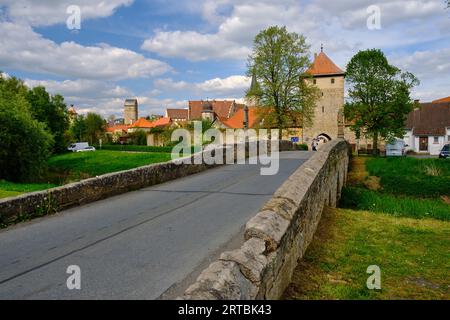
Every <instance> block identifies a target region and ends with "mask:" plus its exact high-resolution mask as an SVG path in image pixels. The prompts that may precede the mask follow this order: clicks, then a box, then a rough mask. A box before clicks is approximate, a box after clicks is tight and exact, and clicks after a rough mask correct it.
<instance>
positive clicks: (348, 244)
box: [283, 209, 450, 300]
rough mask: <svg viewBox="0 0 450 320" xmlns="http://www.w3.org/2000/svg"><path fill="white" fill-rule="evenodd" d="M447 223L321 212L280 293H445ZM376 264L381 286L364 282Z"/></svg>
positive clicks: (365, 296)
mask: <svg viewBox="0 0 450 320" xmlns="http://www.w3.org/2000/svg"><path fill="white" fill-rule="evenodd" d="M449 247H450V224H449V223H448V222H443V221H438V220H434V219H422V220H417V219H409V218H398V217H393V216H390V215H384V214H373V213H370V212H364V211H357V212H355V211H351V210H345V209H328V210H326V211H325V212H324V215H323V217H322V220H321V222H320V224H319V227H318V230H317V232H316V234H315V236H314V240H313V242H312V243H311V245H310V247H309V248H308V250H307V251H306V254H305V256H304V258H303V259H302V260H301V261H300V263H299V265H298V267H297V269H296V270H295V272H294V275H293V278H292V283H291V284H290V285H289V287H288V289H287V290H286V292H285V294H284V297H283V298H284V299H363V300H365V299H450V291H449V287H448V286H449V282H448V261H450V252H449V251H448V248H449ZM370 265H377V266H379V267H380V269H381V290H369V289H367V286H366V281H367V278H368V277H369V274H367V273H366V270H367V267H368V266H370Z"/></svg>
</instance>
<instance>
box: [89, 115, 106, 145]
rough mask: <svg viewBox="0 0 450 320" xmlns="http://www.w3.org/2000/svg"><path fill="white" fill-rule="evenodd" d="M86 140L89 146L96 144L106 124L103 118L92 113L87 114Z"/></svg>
mask: <svg viewBox="0 0 450 320" xmlns="http://www.w3.org/2000/svg"><path fill="white" fill-rule="evenodd" d="M84 121H85V126H86V131H85V132H86V138H87V140H89V142H90V144H93V143H94V142H95V143H97V142H98V140H99V139H100V138H101V137H102V135H103V133H104V132H105V127H106V123H105V120H103V118H102V117H101V116H100V115H98V114H96V113H93V112H89V113H88V114H87V115H86V118H85V120H84Z"/></svg>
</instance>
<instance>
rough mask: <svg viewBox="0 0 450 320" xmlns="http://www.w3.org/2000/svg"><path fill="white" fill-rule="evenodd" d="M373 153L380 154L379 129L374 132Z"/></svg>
mask: <svg viewBox="0 0 450 320" xmlns="http://www.w3.org/2000/svg"><path fill="white" fill-rule="evenodd" d="M372 153H373V155H374V156H376V155H378V132H377V131H376V132H375V133H374V134H373V151H372Z"/></svg>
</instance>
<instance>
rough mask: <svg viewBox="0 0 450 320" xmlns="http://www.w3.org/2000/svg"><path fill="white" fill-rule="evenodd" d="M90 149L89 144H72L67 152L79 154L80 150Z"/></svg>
mask: <svg viewBox="0 0 450 320" xmlns="http://www.w3.org/2000/svg"><path fill="white" fill-rule="evenodd" d="M88 147H89V143H87V142H77V143H72V144H71V145H70V146H69V147H68V148H67V150H68V151H72V152H78V151H79V150H84V149H86V148H88Z"/></svg>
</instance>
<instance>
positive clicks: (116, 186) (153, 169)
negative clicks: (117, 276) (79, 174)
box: [0, 141, 294, 225]
mask: <svg viewBox="0 0 450 320" xmlns="http://www.w3.org/2000/svg"><path fill="white" fill-rule="evenodd" d="M224 148H225V147H224ZM234 148H235V150H236V148H237V145H234ZM248 149H249V148H248V145H247V146H246V150H247V152H248ZM268 149H269V150H270V145H269V148H268ZM279 149H280V151H286V150H293V149H294V145H293V144H292V143H291V142H290V141H280V144H279ZM223 154H224V157H225V156H226V152H223ZM234 156H235V160H236V152H234ZM247 156H248V155H247ZM193 158H194V156H192V159H193ZM181 162H182V160H174V161H169V162H165V163H158V164H152V165H148V166H144V167H139V168H136V169H131V170H126V171H121V172H115V173H110V174H106V175H102V176H99V177H96V178H91V179H86V180H82V181H80V182H76V183H72V184H67V185H64V186H62V187H58V188H53V189H49V190H44V191H38V192H32V193H27V194H23V195H20V196H17V197H13V198H6V199H1V200H0V224H2V223H3V224H6V225H7V224H9V223H12V222H14V221H16V219H17V218H18V217H20V216H27V215H28V216H30V215H37V216H41V215H45V214H48V213H54V212H57V211H61V210H64V209H67V208H70V207H74V206H79V205H83V204H87V203H90V202H93V201H97V200H101V199H105V198H108V197H111V196H114V195H118V194H122V193H125V192H128V191H133V190H137V189H141V188H145V187H148V186H152V185H155V184H159V183H163V182H166V181H170V180H173V179H177V178H181V177H185V176H188V175H191V174H194V173H198V172H201V171H204V170H206V169H209V168H213V167H215V166H217V165H207V164H182V163H181ZM192 163H193V161H192Z"/></svg>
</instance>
